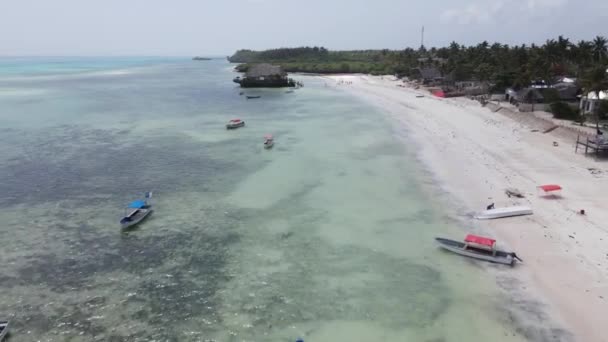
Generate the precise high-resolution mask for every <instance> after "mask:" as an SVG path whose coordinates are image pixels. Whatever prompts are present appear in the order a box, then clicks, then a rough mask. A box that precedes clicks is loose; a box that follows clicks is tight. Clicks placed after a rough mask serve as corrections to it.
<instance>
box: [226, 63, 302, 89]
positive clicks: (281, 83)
mask: <svg viewBox="0 0 608 342" xmlns="http://www.w3.org/2000/svg"><path fill="white" fill-rule="evenodd" d="M234 82H235V83H238V84H240V85H241V87H243V88H280V87H295V86H296V82H295V81H294V80H293V79H291V78H289V77H287V73H286V72H285V71H284V70H283V68H281V67H280V66H278V65H271V64H265V63H263V64H253V65H251V66H249V68H248V70H247V71H246V72H245V75H244V76H243V77H237V78H235V79H234Z"/></svg>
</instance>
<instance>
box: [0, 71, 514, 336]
mask: <svg viewBox="0 0 608 342" xmlns="http://www.w3.org/2000/svg"><path fill="white" fill-rule="evenodd" d="M113 63H116V64H115V65H112V67H114V69H106V68H105V67H104V68H102V67H101V66H100V67H99V68H100V69H103V70H105V71H108V70H109V72H103V73H91V72H89V71H86V72H81V73H73V72H69V73H65V74H55V75H54V76H53V77H46V78H44V77H43V78H40V77H32V72H33V73H34V74H35V72H34V70H35V69H36V68H37V67H34V68H33V70H30V71H28V72H25V73H26V74H27V75H25V76H23V77H15V75H14V74H13V75H11V77H10V79H8V80H7V79H5V80H4V82H3V84H2V86H0V161H1V163H0V180H2V181H1V182H0V222H1V223H0V233H1V234H2V236H3V237H4V240H5V241H10V243H7V244H4V246H3V248H2V250H1V251H0V255H1V257H2V260H3V262H4V263H5V264H6V267H5V268H3V269H2V271H1V273H0V282H1V283H2V289H3V294H4V295H3V296H1V297H0V315H3V316H8V317H9V318H11V319H12V320H13V322H14V329H13V337H12V338H11V341H37V340H40V341H151V340H155V341H213V340H215V341H293V340H295V338H296V337H298V336H301V337H304V338H305V340H306V341H429V342H430V341H434V342H436V341H464V340H470V341H480V340H492V341H519V340H522V339H523V337H521V336H520V333H521V330H518V328H516V327H515V326H513V325H512V322H513V317H511V316H510V314H509V312H502V311H497V308H501V307H502V306H504V302H505V298H503V297H502V296H501V295H500V294H499V293H497V291H496V290H495V285H494V282H493V281H492V280H491V279H489V277H488V275H487V273H486V272H485V270H484V269H482V268H480V267H478V266H477V264H475V263H471V262H468V261H466V260H462V259H458V258H453V257H451V256H449V255H447V254H445V253H441V252H439V251H438V250H437V249H436V248H435V247H434V245H433V243H432V240H433V237H434V236H436V235H448V236H449V235H452V236H457V235H454V234H462V232H461V231H459V230H457V229H455V228H452V227H453V226H455V225H456V221H454V219H452V218H451V216H450V215H446V213H448V210H447V209H446V208H444V207H443V204H441V202H439V201H437V200H436V198H435V197H437V196H439V195H441V193H440V192H439V191H440V190H439V189H436V188H435V187H434V186H433V184H432V183H433V181H432V179H430V178H429V176H427V175H426V174H425V173H424V172H423V169H422V168H421V167H420V166H419V165H418V164H417V162H416V159H415V157H414V154H413V153H414V151H412V150H408V149H406V148H405V145H404V144H403V143H402V141H401V139H402V136H404V135H405V136H406V135H407V132H406V131H402V130H400V129H399V128H396V127H393V126H392V124H391V122H390V121H388V119H387V118H386V117H385V116H384V115H383V114H382V113H380V112H378V111H377V110H376V109H374V108H371V107H369V106H368V105H366V104H364V103H362V102H360V101H358V100H357V99H355V98H353V97H351V96H350V95H348V94H345V93H342V92H340V91H337V90H335V89H330V88H326V87H324V84H323V81H321V80H319V79H316V78H313V77H301V80H302V81H303V82H304V83H305V85H306V86H305V88H303V89H299V90H297V91H296V92H295V93H292V94H287V93H285V92H284V91H283V90H252V91H248V92H249V93H251V94H258V95H261V96H262V98H260V99H258V100H246V99H245V98H244V97H243V96H239V92H240V91H241V90H240V89H238V88H236V87H235V85H234V84H233V83H231V81H230V80H231V79H232V76H233V74H232V72H231V66H230V65H228V64H226V63H225V62H223V61H211V62H190V61H173V62H172V63H156V62H155V61H140V62H139V63H138V64H137V66H136V67H134V66H133V65H132V64H130V63H126V64H121V62H120V61H114V62H113ZM24 68H25V67H24ZM112 70H120V72H112ZM233 117H240V118H242V119H244V120H245V121H246V124H247V126H246V127H245V128H242V129H239V130H235V131H227V130H226V129H225V128H224V124H225V122H226V121H227V120H229V119H231V118H233ZM266 133H272V134H273V135H274V136H275V139H276V145H275V147H274V148H273V149H272V150H269V151H267V150H264V149H263V148H262V142H263V140H262V137H263V136H264V134H266ZM148 190H153V191H154V193H155V199H154V200H153V204H154V207H155V210H156V211H155V213H154V214H153V216H152V217H151V218H150V219H149V220H148V221H146V222H145V223H144V224H142V225H141V226H140V227H139V228H138V229H136V230H134V231H132V232H130V233H128V234H121V233H120V231H119V227H118V220H119V218H120V215H121V214H122V213H123V206H124V205H125V204H126V203H127V202H128V201H130V200H132V199H134V198H135V197H137V196H140V195H141V194H143V193H144V191H148Z"/></svg>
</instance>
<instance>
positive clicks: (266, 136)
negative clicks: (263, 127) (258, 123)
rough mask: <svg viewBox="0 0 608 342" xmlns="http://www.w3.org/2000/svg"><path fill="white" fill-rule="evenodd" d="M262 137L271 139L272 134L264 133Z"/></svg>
mask: <svg viewBox="0 0 608 342" xmlns="http://www.w3.org/2000/svg"><path fill="white" fill-rule="evenodd" d="M264 139H272V134H266V135H265V136H264Z"/></svg>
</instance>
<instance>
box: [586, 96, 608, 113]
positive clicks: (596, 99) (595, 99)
mask: <svg viewBox="0 0 608 342" xmlns="http://www.w3.org/2000/svg"><path fill="white" fill-rule="evenodd" d="M598 95H599V96H598ZM601 101H608V91H600V92H599V94H597V93H595V92H590V93H588V94H587V95H586V96H583V97H581V103H580V107H579V108H580V110H581V112H582V113H585V114H595V113H596V112H597V111H598V110H599V108H600V103H601Z"/></svg>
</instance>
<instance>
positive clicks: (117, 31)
mask: <svg viewBox="0 0 608 342" xmlns="http://www.w3.org/2000/svg"><path fill="white" fill-rule="evenodd" d="M607 13H608V1H606V0H509V1H507V0H458V1H454V0H432V1H430V0H424V1H418V0H172V1H170V0H0V56H29V55H42V56H52V55H59V56H105V55H110V56H128V55H147V56H191V55H217V56H224V55H228V54H232V53H233V52H234V51H235V50H237V49H241V48H248V49H267V48H278V47H296V46H324V47H326V48H329V49H332V50H337V49H341V50H350V49H381V48H388V49H403V48H405V47H413V48H418V47H419V46H420V33H421V27H422V26H423V25H424V27H425V46H427V47H431V46H445V45H447V44H449V43H450V42H451V41H456V42H458V43H461V44H466V45H473V44H477V43H479V42H481V41H484V40H487V41H488V42H495V41H498V42H500V43H503V44H522V43H527V44H530V43H532V42H535V43H542V42H544V41H545V40H546V39H549V38H556V37H557V36H558V35H564V36H565V37H568V38H570V40H571V41H578V40H581V39H587V40H590V39H592V38H594V37H595V36H597V35H602V36H608V21H606V18H607V16H608V14H607Z"/></svg>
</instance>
